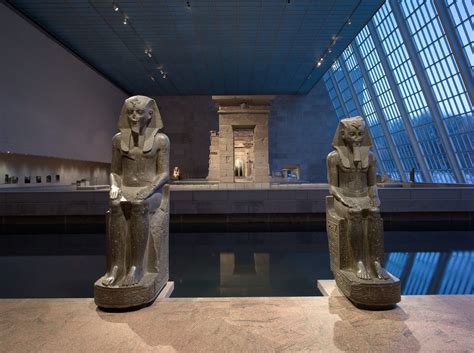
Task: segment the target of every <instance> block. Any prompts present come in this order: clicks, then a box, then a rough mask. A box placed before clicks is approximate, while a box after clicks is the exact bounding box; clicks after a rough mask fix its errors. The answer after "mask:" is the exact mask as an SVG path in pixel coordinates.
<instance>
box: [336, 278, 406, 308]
mask: <svg viewBox="0 0 474 353" xmlns="http://www.w3.org/2000/svg"><path fill="white" fill-rule="evenodd" d="M334 277H335V279H336V284H337V286H338V287H339V289H340V290H341V292H342V293H343V294H344V295H345V296H346V297H347V298H348V299H349V300H350V301H351V302H352V303H354V305H355V306H357V307H359V308H361V309H370V310H384V309H391V308H393V307H394V306H395V304H397V303H398V302H400V300H401V297H400V292H401V286H400V280H399V279H398V278H396V277H394V276H392V275H390V279H385V280H383V279H378V278H377V279H371V280H363V279H360V278H358V277H357V276H356V275H355V274H354V273H353V272H351V271H345V270H340V271H334Z"/></svg>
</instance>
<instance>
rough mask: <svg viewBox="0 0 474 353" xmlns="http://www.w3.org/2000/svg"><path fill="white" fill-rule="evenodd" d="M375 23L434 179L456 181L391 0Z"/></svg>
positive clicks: (376, 17)
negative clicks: (393, 11)
mask: <svg viewBox="0 0 474 353" xmlns="http://www.w3.org/2000/svg"><path fill="white" fill-rule="evenodd" d="M373 22H374V25H375V27H376V30H377V33H378V35H379V37H380V42H381V44H382V47H383V50H384V52H385V54H386V57H387V62H388V65H389V66H390V69H391V72H392V74H393V77H394V79H395V82H396V83H397V86H398V90H399V92H400V95H401V98H402V100H403V102H402V103H403V104H404V107H405V110H406V112H407V115H408V117H409V118H410V122H411V124H412V126H413V131H414V132H415V135H416V139H417V142H418V144H419V146H420V150H421V152H422V154H423V157H424V158H425V160H426V163H427V165H428V168H429V170H430V172H431V176H432V179H433V181H436V182H444V183H453V182H455V179H454V176H453V172H452V170H451V168H450V166H449V163H448V159H447V157H446V152H445V150H444V148H443V146H442V144H441V142H440V139H439V136H438V133H437V131H436V129H435V126H434V123H433V119H432V117H431V113H430V111H429V109H428V104H427V103H426V100H425V98H424V96H423V92H422V91H421V87H420V84H419V82H418V78H417V77H416V75H415V71H414V69H413V65H412V63H411V61H410V58H409V55H408V52H407V50H406V47H405V44H404V42H403V39H402V36H401V34H400V31H399V29H398V25H397V23H396V21H395V19H394V16H393V14H392V9H391V8H390V4H389V3H388V2H386V3H385V4H384V5H383V6H382V7H381V9H380V10H379V11H378V12H377V13H376V14H375V16H374V18H373ZM433 144H436V148H432V147H433Z"/></svg>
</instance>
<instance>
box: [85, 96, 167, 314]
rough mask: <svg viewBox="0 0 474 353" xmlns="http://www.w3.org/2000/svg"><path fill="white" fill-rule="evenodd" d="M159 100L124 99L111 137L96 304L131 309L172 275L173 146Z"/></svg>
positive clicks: (151, 296) (154, 294)
mask: <svg viewBox="0 0 474 353" xmlns="http://www.w3.org/2000/svg"><path fill="white" fill-rule="evenodd" d="M162 127H163V123H162V121H161V115H160V112H159V110H158V107H157V105H156V102H155V101H154V100H153V99H151V98H148V97H145V96H133V97H130V98H128V99H126V100H125V103H124V105H123V107H122V111H121V113H120V118H119V122H118V128H119V130H120V132H119V133H117V134H116V135H115V136H114V137H113V139H112V164H111V173H110V184H111V186H110V193H109V206H110V209H109V211H108V212H107V235H106V247H107V259H106V262H107V264H106V267H107V269H106V273H105V275H104V276H103V277H101V278H100V279H99V280H97V282H96V283H95V290H94V296H95V302H96V304H97V305H98V306H99V307H103V308H127V307H136V306H140V305H145V304H147V303H150V302H152V301H153V300H154V299H155V298H156V297H157V295H158V294H159V292H160V290H161V289H162V288H163V287H164V286H165V284H166V283H167V281H168V277H169V261H168V235H169V186H168V185H167V184H166V183H167V182H168V180H169V148H170V143H169V139H168V137H167V136H166V135H165V134H163V133H160V132H159V130H160V129H161V128H162Z"/></svg>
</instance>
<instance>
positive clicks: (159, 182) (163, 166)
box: [137, 134, 170, 200]
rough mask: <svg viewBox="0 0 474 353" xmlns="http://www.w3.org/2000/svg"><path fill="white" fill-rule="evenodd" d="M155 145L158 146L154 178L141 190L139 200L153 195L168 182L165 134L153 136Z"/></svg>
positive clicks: (167, 148) (168, 142) (138, 195)
mask: <svg viewBox="0 0 474 353" xmlns="http://www.w3.org/2000/svg"><path fill="white" fill-rule="evenodd" d="M155 144H157V145H158V152H157V153H158V155H157V158H156V176H155V178H154V179H153V182H152V183H151V184H150V185H149V186H147V187H145V188H143V189H142V190H141V191H140V192H139V193H138V194H137V197H138V198H139V199H142V200H143V199H146V198H148V197H150V196H151V195H153V194H154V193H155V192H156V191H157V190H159V189H160V188H161V187H162V186H163V185H164V184H166V182H167V181H168V180H169V177H170V175H169V151H170V141H169V139H168V136H166V135H165V134H157V135H156V136H155Z"/></svg>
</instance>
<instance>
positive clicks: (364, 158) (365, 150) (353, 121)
mask: <svg viewBox="0 0 474 353" xmlns="http://www.w3.org/2000/svg"><path fill="white" fill-rule="evenodd" d="M348 126H353V127H356V128H358V129H361V128H362V129H364V136H363V138H362V142H361V144H360V147H358V150H357V151H354V156H353V158H352V160H353V161H354V162H356V161H359V157H358V156H356V155H359V154H360V161H361V162H362V168H367V166H368V165H369V148H370V147H371V146H372V139H371V138H370V135H369V131H368V128H367V127H366V125H365V122H364V119H363V118H362V117H361V116H356V117H353V118H346V119H342V120H341V121H340V122H339V125H338V126H337V129H336V134H335V135H334V138H333V140H332V146H333V147H334V148H335V149H336V150H337V151H338V152H339V157H340V159H341V162H342V165H343V166H344V167H345V168H350V167H351V159H350V158H349V156H350V154H351V152H350V150H349V148H348V147H347V146H346V145H345V143H344V140H343V139H342V133H341V132H342V130H343V129H345V128H346V127H348ZM356 152H357V153H356Z"/></svg>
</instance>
